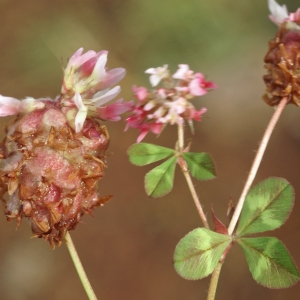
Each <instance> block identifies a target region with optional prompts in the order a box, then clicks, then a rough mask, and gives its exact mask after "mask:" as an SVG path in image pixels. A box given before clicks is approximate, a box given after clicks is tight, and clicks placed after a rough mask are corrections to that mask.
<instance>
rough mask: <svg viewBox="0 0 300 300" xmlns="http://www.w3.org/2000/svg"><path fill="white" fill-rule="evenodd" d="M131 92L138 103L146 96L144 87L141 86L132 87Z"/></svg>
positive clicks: (146, 92)
mask: <svg viewBox="0 0 300 300" xmlns="http://www.w3.org/2000/svg"><path fill="white" fill-rule="evenodd" d="M132 90H133V92H134V96H135V97H136V98H137V99H138V100H139V101H144V100H146V98H147V96H148V91H147V89H146V88H145V87H143V86H141V87H137V86H136V85H134V86H133V87H132Z"/></svg>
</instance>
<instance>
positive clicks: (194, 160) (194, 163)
mask: <svg viewBox="0 0 300 300" xmlns="http://www.w3.org/2000/svg"><path fill="white" fill-rule="evenodd" d="M182 157H183V158H184V160H185V161H186V163H187V165H188V167H189V170H190V172H191V175H192V176H193V177H195V178H196V179H198V180H209V179H213V178H215V177H216V170H215V166H214V163H213V160H212V158H211V157H210V156H209V155H208V154H207V153H204V152H202V153H192V152H185V153H183V154H182Z"/></svg>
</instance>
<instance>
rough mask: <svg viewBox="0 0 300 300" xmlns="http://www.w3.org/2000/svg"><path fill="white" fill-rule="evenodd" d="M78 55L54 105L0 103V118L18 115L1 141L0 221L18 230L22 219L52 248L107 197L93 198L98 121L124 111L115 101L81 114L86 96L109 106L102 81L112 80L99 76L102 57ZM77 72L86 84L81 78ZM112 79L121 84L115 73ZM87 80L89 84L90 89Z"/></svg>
mask: <svg viewBox="0 0 300 300" xmlns="http://www.w3.org/2000/svg"><path fill="white" fill-rule="evenodd" d="M81 52H82V50H81ZM81 52H80V51H79V52H78V51H77V52H76V53H75V54H74V55H73V56H72V58H71V59H70V61H69V64H68V67H67V68H66V70H67V74H65V79H64V82H63V87H64V90H63V91H62V93H61V95H60V96H59V97H57V98H56V99H55V100H51V99H43V98H42V99H33V98H27V99H25V100H23V101H19V100H17V99H14V98H9V97H3V96H0V115H1V116H4V115H12V114H17V115H16V117H15V119H14V120H12V121H11V122H10V123H9V124H8V125H7V126H6V137H5V138H4V140H3V141H2V143H1V145H0V157H1V159H2V161H1V168H0V196H1V198H2V200H3V202H4V208H5V215H6V218H7V220H8V221H10V220H12V219H16V220H17V224H18V225H19V224H20V222H21V219H22V218H23V217H25V218H27V219H28V220H29V221H30V223H31V228H32V232H33V234H34V237H39V238H43V239H45V240H47V241H48V242H49V243H50V245H51V247H52V248H54V247H55V246H56V245H58V246H59V245H60V244H61V242H62V241H63V240H64V236H65V234H66V232H67V231H69V230H73V229H75V227H76V225H77V224H78V223H79V222H80V220H81V217H82V216H83V215H84V214H85V213H88V214H91V213H92V210H93V208H94V207H96V206H99V205H103V204H104V203H105V202H106V201H108V200H109V199H110V198H111V196H106V197H100V196H99V192H98V182H99V180H100V179H101V178H102V177H103V175H104V172H103V170H104V167H105V166H106V155H107V154H106V150H107V147H108V145H109V136H108V133H107V130H106V127H105V126H103V125H101V124H100V122H99V121H100V119H104V118H103V116H104V115H106V116H107V119H108V120H110V119H112V118H115V119H116V118H118V115H119V114H120V113H121V112H124V111H126V107H124V105H125V106H126V105H127V104H121V103H120V100H119V101H117V102H116V103H117V104H116V103H113V104H111V106H110V107H109V105H108V106H107V107H108V109H107V107H104V108H102V107H99V105H98V103H94V107H95V109H93V111H92V112H89V111H88V109H87V108H86V107H85V105H84V103H86V101H90V102H93V100H87V99H86V98H85V95H86V94H89V97H91V98H92V97H93V93H95V95H96V94H97V93H98V95H96V97H97V101H98V100H99V97H101V96H102V98H101V99H103V95H104V96H105V95H107V94H108V97H107V98H109V100H110V99H112V97H111V96H112V95H111V94H109V93H110V91H111V90H108V89H107V87H108V86H109V84H107V80H111V78H112V76H111V74H109V72H107V73H106V72H105V70H104V66H105V63H104V64H103V62H102V65H101V66H100V67H99V66H97V62H99V59H100V57H101V59H103V57H102V55H107V52H99V53H100V54H99V53H95V52H94V51H88V52H87V53H88V55H87V53H86V54H84V55H81ZM103 53H104V54H103ZM70 64H71V67H70ZM74 65H76V67H77V69H78V70H77V72H75V71H76V70H75V71H74ZM97 67H98V68H99V69H98V70H96V71H95V68H97ZM70 69H71V71H72V74H73V75H72V74H71V73H70ZM87 69H88V70H90V72H87ZM82 70H84V75H85V77H84V76H83V75H82V74H80V71H82ZM115 70H116V69H115ZM122 70H123V73H124V74H125V70H124V69H122ZM112 71H113V70H112ZM99 72H101V76H98V75H99ZM78 73H79V75H78ZM95 73H96V74H95ZM117 73H118V76H119V79H121V76H120V69H119V71H118V72H117ZM124 74H123V76H124ZM71 75H72V76H76V77H75V79H76V80H74V82H75V84H76V85H78V84H81V86H80V88H81V90H80V93H79V92H78V91H77V89H76V86H75V88H74V85H73V78H74V77H72V76H71ZM89 76H93V77H94V78H93V80H94V86H91V80H89ZM66 78H67V79H66ZM95 78H96V79H95ZM80 80H81V81H80ZM113 82H114V83H115V82H116V79H115V80H113ZM99 83H102V84H103V85H105V90H103V91H102V90H100V91H99V89H97V88H95V86H98V87H99V86H100V84H99ZM73 89H74V90H73ZM91 89H93V93H92V92H91ZM99 93H100V96H99ZM76 97H77V98H76ZM78 99H79V100H78ZM92 99H93V98H92ZM102 103H103V102H102ZM97 111H98V112H99V114H97ZM6 193H7V194H8V196H5V194H6Z"/></svg>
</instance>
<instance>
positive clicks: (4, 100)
mask: <svg viewBox="0 0 300 300" xmlns="http://www.w3.org/2000/svg"><path fill="white" fill-rule="evenodd" d="M20 110H21V101H20V100H18V99H15V98H12V97H5V96H1V95H0V117H5V116H11V115H15V114H18V113H19V112H20Z"/></svg>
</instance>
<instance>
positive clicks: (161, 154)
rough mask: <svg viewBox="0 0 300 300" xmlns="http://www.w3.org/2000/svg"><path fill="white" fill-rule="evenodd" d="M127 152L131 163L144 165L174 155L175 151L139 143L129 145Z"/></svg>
mask: <svg viewBox="0 0 300 300" xmlns="http://www.w3.org/2000/svg"><path fill="white" fill-rule="evenodd" d="M127 154H128V155H129V160H130V162H131V163H133V164H134V165H137V166H144V165H148V164H151V163H153V162H156V161H159V160H161V159H164V158H166V157H168V156H170V155H174V154H175V151H174V150H173V149H170V148H166V147H161V146H157V145H153V144H147V143H139V144H134V145H132V146H131V147H129V149H128V151H127Z"/></svg>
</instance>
